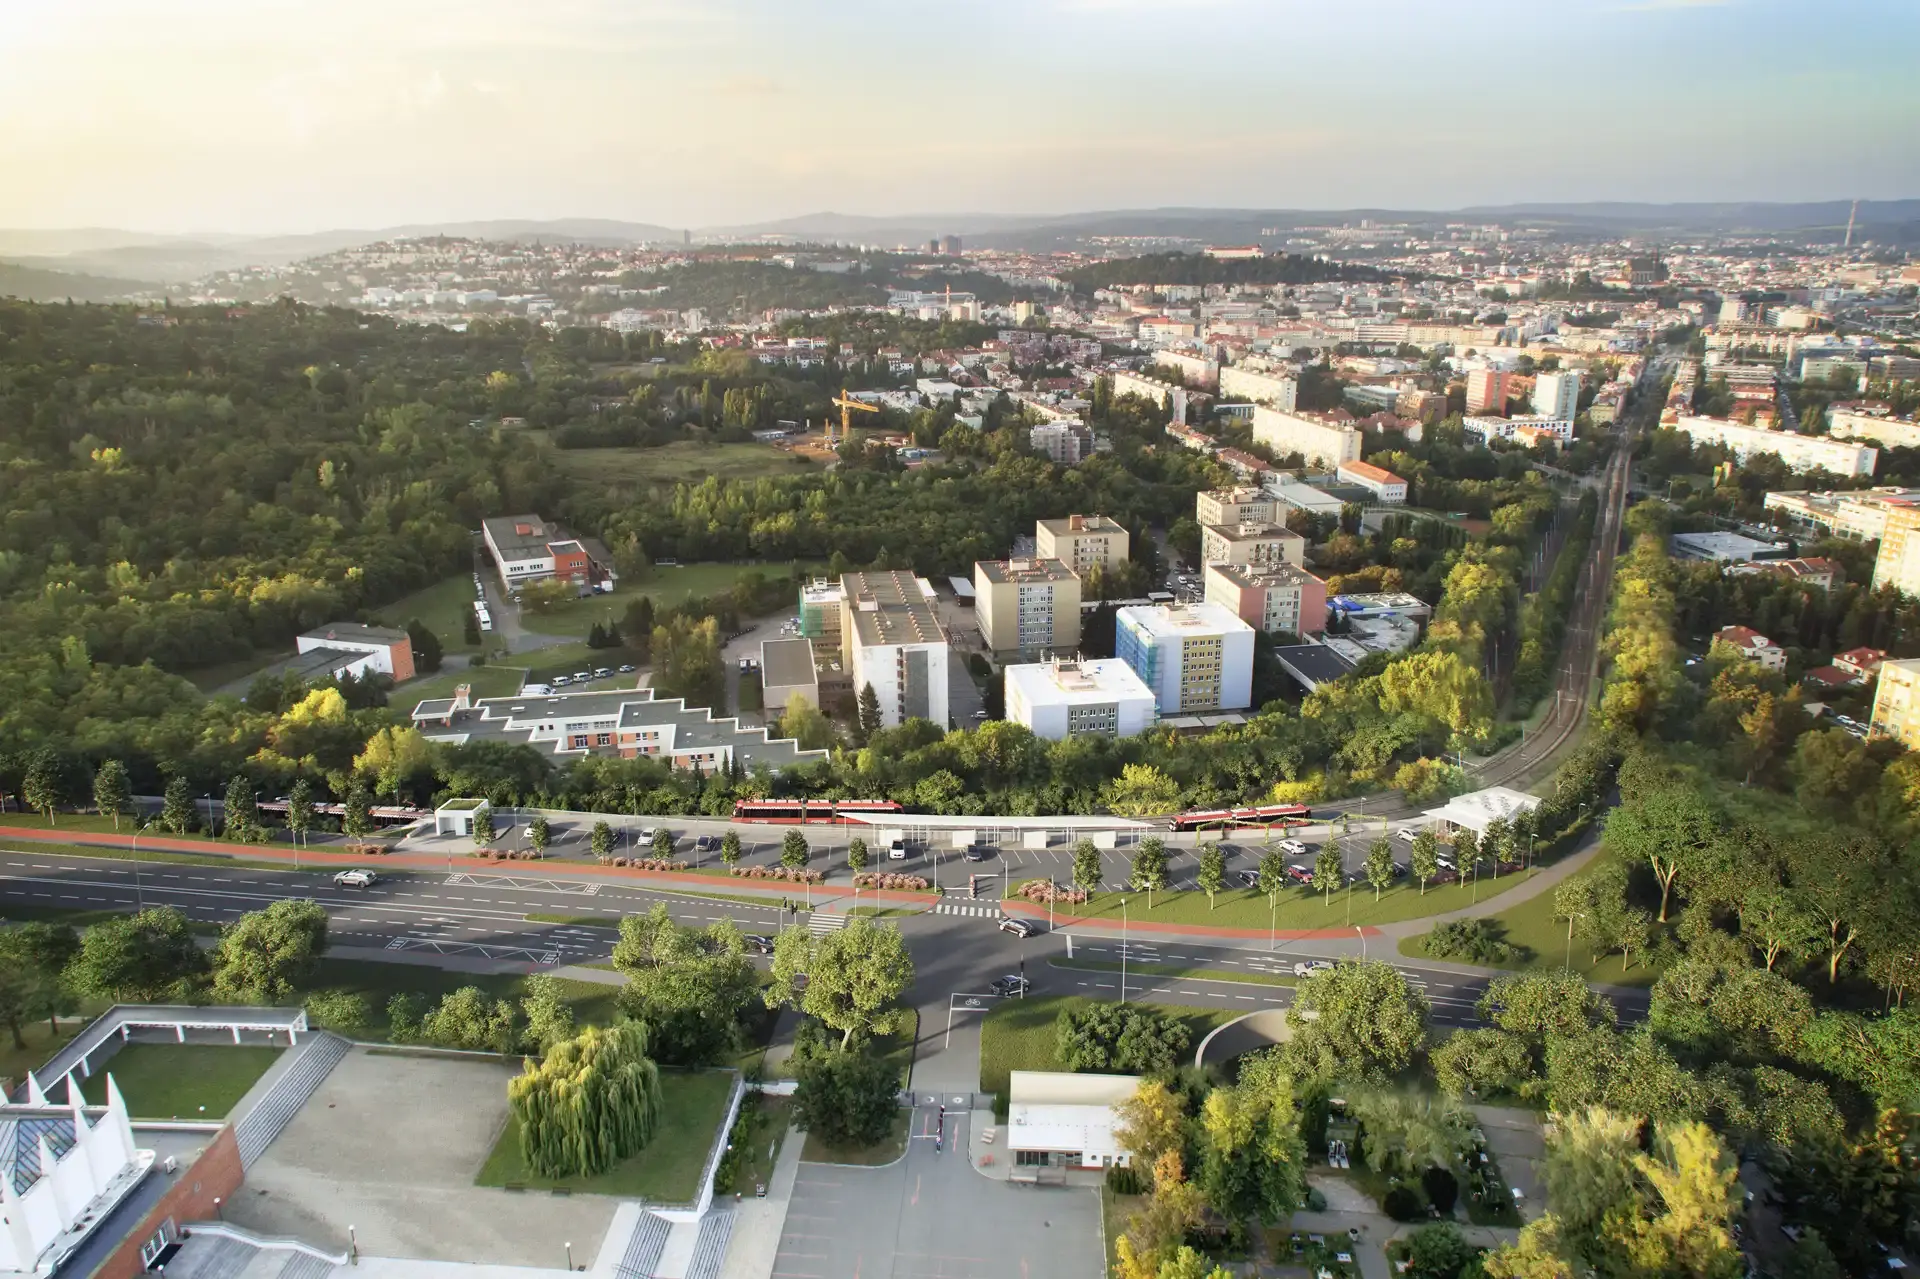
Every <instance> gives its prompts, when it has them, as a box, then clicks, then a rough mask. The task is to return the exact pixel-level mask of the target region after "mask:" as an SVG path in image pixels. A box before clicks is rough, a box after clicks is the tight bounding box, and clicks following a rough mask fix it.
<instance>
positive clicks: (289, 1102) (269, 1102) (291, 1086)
mask: <svg viewBox="0 0 1920 1279" xmlns="http://www.w3.org/2000/svg"><path fill="white" fill-rule="evenodd" d="M351 1047H352V1045H351V1044H349V1043H348V1042H347V1041H346V1040H344V1039H342V1038H341V1037H340V1036H338V1035H336V1034H333V1033H331V1032H329V1031H324V1030H323V1031H320V1032H319V1033H317V1034H315V1035H313V1036H312V1037H311V1038H309V1039H308V1040H307V1042H306V1045H305V1046H304V1047H303V1048H301V1049H300V1056H299V1057H298V1058H296V1059H295V1060H294V1061H293V1063H292V1064H291V1065H290V1066H288V1067H286V1068H285V1069H284V1070H283V1071H282V1072H281V1074H280V1077H279V1078H278V1079H276V1080H274V1081H273V1083H272V1085H271V1086H270V1087H269V1089H268V1091H267V1093H266V1095H265V1096H263V1097H261V1098H260V1100H259V1101H257V1102H255V1103H254V1105H253V1108H252V1109H250V1110H249V1111H247V1113H246V1114H245V1115H244V1116H243V1117H242V1118H241V1119H240V1122H239V1123H237V1124H235V1125H234V1129H233V1136H234V1140H235V1141H236V1142H237V1143H238V1144H239V1147H240V1165H241V1167H243V1168H251V1167H253V1163H254V1161H255V1160H256V1159H258V1158H259V1157H260V1156H261V1155H263V1154H265V1153H266V1152H267V1147H268V1146H271V1145H272V1144H273V1139H274V1138H275V1137H278V1136H279V1135H280V1130H281V1129H282V1128H285V1127H286V1126H287V1121H288V1120H290V1119H292V1118H293V1117H294V1116H295V1115H296V1114H298V1113H299V1112H300V1108H301V1107H302V1106H304V1105H306V1104H307V1099H308V1098H309V1097H311V1096H313V1094H314V1093H315V1091H317V1090H318V1089H319V1087H320V1085H321V1084H322V1083H324V1082H325V1081H326V1078H327V1076H328V1075H329V1074H331V1073H332V1072H333V1068H334V1067H335V1066H337V1065H339V1064H340V1059H341V1058H343V1057H345V1056H346V1055H347V1051H348V1049H350V1048H351ZM212 1279H233V1276H230V1275H218V1276H213V1277H212Z"/></svg>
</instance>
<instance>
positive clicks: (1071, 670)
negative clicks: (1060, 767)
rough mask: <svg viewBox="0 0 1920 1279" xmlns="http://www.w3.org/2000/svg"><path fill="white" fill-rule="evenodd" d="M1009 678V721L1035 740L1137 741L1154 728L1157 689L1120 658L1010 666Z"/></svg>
mask: <svg viewBox="0 0 1920 1279" xmlns="http://www.w3.org/2000/svg"><path fill="white" fill-rule="evenodd" d="M1004 674H1005V676H1006V690H1007V718H1008V719H1009V720H1012V721H1013V722H1014V723H1016V724H1024V725H1026V726H1027V727H1028V728H1030V729H1032V730H1033V732H1034V735H1035V736H1036V737H1044V738H1046V739H1047V740H1048V741H1054V742H1057V741H1059V740H1061V739H1062V738H1066V737H1077V736H1079V735H1080V734H1082V733H1100V734H1104V735H1105V736H1108V737H1132V736H1133V735H1134V734H1136V733H1143V732H1145V731H1146V730H1147V729H1149V728H1151V727H1153V721H1154V718H1155V709H1154V701H1153V690H1152V689H1150V688H1148V687H1147V686H1146V684H1144V683H1143V682H1141V679H1140V677H1139V676H1138V675H1136V674H1134V671H1133V668H1132V667H1131V666H1128V665H1127V664H1126V663H1125V662H1123V661H1121V660H1120V659H1119V658H1117V657H1102V658H1095V659H1092V660H1089V661H1079V662H1033V663H1029V664H1026V665H1018V666H1008V667H1007V668H1006V669H1005V672H1004Z"/></svg>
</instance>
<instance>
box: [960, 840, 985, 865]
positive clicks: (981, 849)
mask: <svg viewBox="0 0 1920 1279" xmlns="http://www.w3.org/2000/svg"><path fill="white" fill-rule="evenodd" d="M960 856H962V857H963V858H965V859H966V860H968V861H970V862H983V861H986V860H987V859H988V858H990V857H992V856H993V849H991V848H989V847H988V846H987V845H985V844H968V845H967V851H966V852H964V853H962V854H960Z"/></svg>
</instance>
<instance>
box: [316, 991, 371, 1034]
mask: <svg viewBox="0 0 1920 1279" xmlns="http://www.w3.org/2000/svg"><path fill="white" fill-rule="evenodd" d="M372 1015H373V1010H372V1009H370V1008H369V1007H368V1006H367V997H366V996H365V995H356V994H355V993H353V992H352V991H350V990H316V991H314V992H313V993H312V994H311V995H308V996H307V1021H308V1023H309V1024H310V1025H314V1026H318V1027H320V1029H322V1030H337V1031H339V1032H341V1033H342V1034H347V1035H351V1034H353V1033H354V1032H355V1031H358V1030H364V1029H365V1028H366V1025H367V1022H368V1021H369V1020H371V1018H372Z"/></svg>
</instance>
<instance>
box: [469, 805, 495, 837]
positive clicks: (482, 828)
mask: <svg viewBox="0 0 1920 1279" xmlns="http://www.w3.org/2000/svg"><path fill="white" fill-rule="evenodd" d="M499 837H500V829H499V827H497V826H495V825H494V824H493V805H491V804H482V805H481V806H480V807H479V808H478V809H475V810H474V814H473V844H474V847H476V848H485V847H486V846H487V845H489V844H491V843H492V842H493V841H494V840H496V839H498V838H499Z"/></svg>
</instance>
